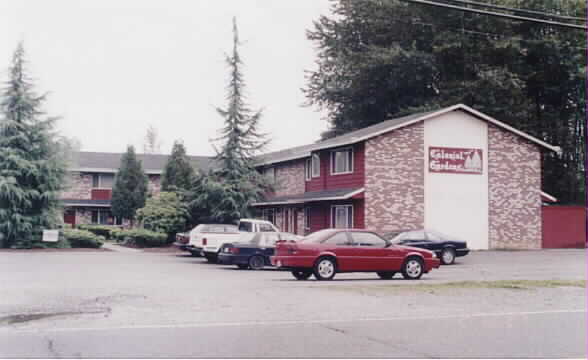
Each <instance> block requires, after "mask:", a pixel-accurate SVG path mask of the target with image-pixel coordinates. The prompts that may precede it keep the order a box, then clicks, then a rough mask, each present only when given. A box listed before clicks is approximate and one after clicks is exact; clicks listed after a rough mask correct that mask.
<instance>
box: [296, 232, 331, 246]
mask: <svg viewBox="0 0 588 360" xmlns="http://www.w3.org/2000/svg"><path fill="white" fill-rule="evenodd" d="M335 231H336V230H333V229H323V230H319V231H315V232H313V233H312V234H310V235H307V236H305V237H303V238H302V239H301V240H300V242H303V243H318V242H321V241H322V240H323V239H324V238H325V237H327V236H329V234H332V233H333V232H335Z"/></svg>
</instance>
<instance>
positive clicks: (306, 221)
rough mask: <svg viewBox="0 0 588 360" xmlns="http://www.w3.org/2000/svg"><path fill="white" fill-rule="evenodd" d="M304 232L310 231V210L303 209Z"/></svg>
mask: <svg viewBox="0 0 588 360" xmlns="http://www.w3.org/2000/svg"><path fill="white" fill-rule="evenodd" d="M304 230H310V208H307V207H306V208H304Z"/></svg>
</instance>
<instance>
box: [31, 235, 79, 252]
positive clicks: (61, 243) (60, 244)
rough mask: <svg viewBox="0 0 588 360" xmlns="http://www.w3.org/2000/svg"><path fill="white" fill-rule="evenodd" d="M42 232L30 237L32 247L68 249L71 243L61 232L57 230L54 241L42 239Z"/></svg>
mask: <svg viewBox="0 0 588 360" xmlns="http://www.w3.org/2000/svg"><path fill="white" fill-rule="evenodd" d="M42 238H43V235H42V234H33V237H32V244H31V248H32V249H69V248H71V244H70V243H69V241H68V240H67V238H66V237H65V236H64V235H63V232H62V231H60V232H59V238H58V240H57V241H56V242H46V241H43V240H42Z"/></svg>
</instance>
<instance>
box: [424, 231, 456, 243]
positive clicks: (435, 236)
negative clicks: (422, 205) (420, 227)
mask: <svg viewBox="0 0 588 360" xmlns="http://www.w3.org/2000/svg"><path fill="white" fill-rule="evenodd" d="M426 232H427V239H429V240H431V241H437V242H439V241H447V240H450V239H451V237H450V236H447V235H445V234H443V233H440V232H438V231H434V230H427V231H426Z"/></svg>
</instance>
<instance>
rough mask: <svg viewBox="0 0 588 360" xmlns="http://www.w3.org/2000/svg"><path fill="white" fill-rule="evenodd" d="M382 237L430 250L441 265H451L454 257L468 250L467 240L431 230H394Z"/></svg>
mask: <svg viewBox="0 0 588 360" xmlns="http://www.w3.org/2000/svg"><path fill="white" fill-rule="evenodd" d="M383 237H384V238H385V239H387V240H390V241H391V242H392V243H393V244H398V245H405V246H412V247H417V248H421V249H427V250H431V251H433V252H435V254H437V257H438V258H439V259H440V260H441V264H443V265H451V264H453V263H454V262H455V258H456V257H460V256H466V255H467V254H468V253H469V252H470V249H468V244H467V242H465V241H461V240H456V239H452V238H451V237H450V236H447V235H444V234H441V233H439V232H436V231H433V230H412V231H394V232H390V233H388V234H385V235H384V236H383Z"/></svg>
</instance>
